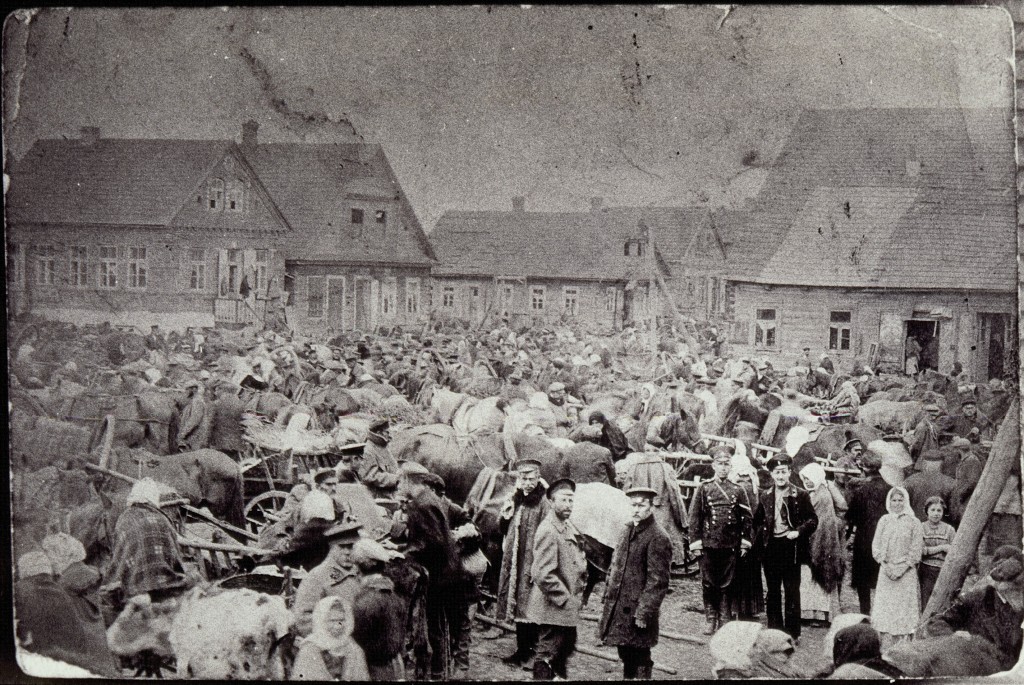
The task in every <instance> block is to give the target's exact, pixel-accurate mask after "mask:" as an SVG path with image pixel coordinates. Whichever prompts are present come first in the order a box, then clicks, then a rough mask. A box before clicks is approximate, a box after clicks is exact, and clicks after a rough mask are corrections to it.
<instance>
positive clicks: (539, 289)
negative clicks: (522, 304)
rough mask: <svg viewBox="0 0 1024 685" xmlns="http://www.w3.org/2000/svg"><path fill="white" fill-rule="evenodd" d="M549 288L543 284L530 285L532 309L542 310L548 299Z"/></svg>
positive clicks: (534, 310) (535, 310)
mask: <svg viewBox="0 0 1024 685" xmlns="http://www.w3.org/2000/svg"><path fill="white" fill-rule="evenodd" d="M547 296H548V289H547V287H546V286H543V285H531V286H530V311H533V312H542V311H544V305H545V304H546V302H545V300H547Z"/></svg>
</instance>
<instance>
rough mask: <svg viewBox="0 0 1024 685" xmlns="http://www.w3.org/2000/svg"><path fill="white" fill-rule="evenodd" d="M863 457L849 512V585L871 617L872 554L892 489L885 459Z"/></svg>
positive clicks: (870, 454) (870, 455)
mask: <svg viewBox="0 0 1024 685" xmlns="http://www.w3.org/2000/svg"><path fill="white" fill-rule="evenodd" d="M874 444H875V443H873V442H872V443H870V444H869V445H868V450H867V451H865V452H864V453H863V454H862V455H861V457H860V467H861V469H863V471H864V476H865V478H864V480H863V481H861V483H860V484H859V485H858V486H857V487H856V488H854V489H853V493H852V494H851V495H850V499H849V501H850V507H849V508H848V509H847V510H846V527H847V537H849V536H851V535H852V536H853V563H852V564H851V566H850V584H851V585H852V586H853V587H854V588H855V589H856V590H857V598H858V601H859V603H860V613H862V614H866V615H870V614H871V591H872V590H874V589H875V585H876V584H877V583H878V562H877V561H875V558H874V556H873V555H872V552H871V544H872V542H873V541H874V539H875V529H876V528H877V527H878V521H879V520H880V519H881V518H882V517H883V516H884V515H885V514H886V513H887V511H886V498H887V497H888V495H889V489H890V486H889V484H888V483H886V482H885V479H884V478H882V474H881V472H880V470H881V468H882V457H881V455H879V454H877V453H876V452H874V451H873V450H872V449H871V445H874Z"/></svg>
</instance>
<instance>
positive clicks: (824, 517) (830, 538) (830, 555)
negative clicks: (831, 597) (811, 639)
mask: <svg viewBox="0 0 1024 685" xmlns="http://www.w3.org/2000/svg"><path fill="white" fill-rule="evenodd" d="M800 475H801V477H803V478H804V479H806V480H807V481H809V483H808V485H809V486H810V487H809V488H808V492H809V494H810V497H811V504H812V505H814V513H815V514H817V516H818V527H817V528H816V529H815V530H814V533H813V534H812V535H811V539H810V546H811V564H810V568H811V577H812V578H813V579H814V582H816V583H817V584H818V585H820V586H821V587H822V589H824V590H825V592H832V591H833V590H835V589H836V588H837V587H839V584H840V583H841V582H842V580H843V574H844V573H846V558H845V556H844V554H843V541H842V535H841V532H840V531H841V524H840V520H839V517H838V516H837V515H836V505H835V502H834V500H833V497H832V491H831V490H830V489H829V487H828V485H827V484H826V482H825V470H824V469H823V468H822V467H821V466H819V465H818V464H816V463H815V464H808V465H807V466H805V467H804V468H802V469H801V470H800ZM844 505H845V502H844Z"/></svg>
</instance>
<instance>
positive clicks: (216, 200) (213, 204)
mask: <svg viewBox="0 0 1024 685" xmlns="http://www.w3.org/2000/svg"><path fill="white" fill-rule="evenodd" d="M206 199H207V201H208V203H209V209H210V211H211V212H219V211H221V210H222V209H224V180H223V179H220V178H211V179H210V184H209V187H208V188H207V193H206Z"/></svg>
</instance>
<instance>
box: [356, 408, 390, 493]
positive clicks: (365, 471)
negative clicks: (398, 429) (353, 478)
mask: <svg viewBox="0 0 1024 685" xmlns="http://www.w3.org/2000/svg"><path fill="white" fill-rule="evenodd" d="M390 441H391V422H389V421H388V420H387V419H377V420H376V421H374V422H373V423H371V424H370V432H369V434H368V435H367V436H366V446H365V447H363V456H362V458H361V459H358V460H357V464H358V466H357V467H356V475H357V476H359V482H360V483H362V484H363V485H365V486H366V487H368V488H370V492H372V493H373V496H374V497H391V496H392V495H393V494H394V492H395V488H397V487H398V479H399V473H398V462H397V461H395V457H394V456H393V455H392V454H391V450H389V449H388V443H389V442H390Z"/></svg>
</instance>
